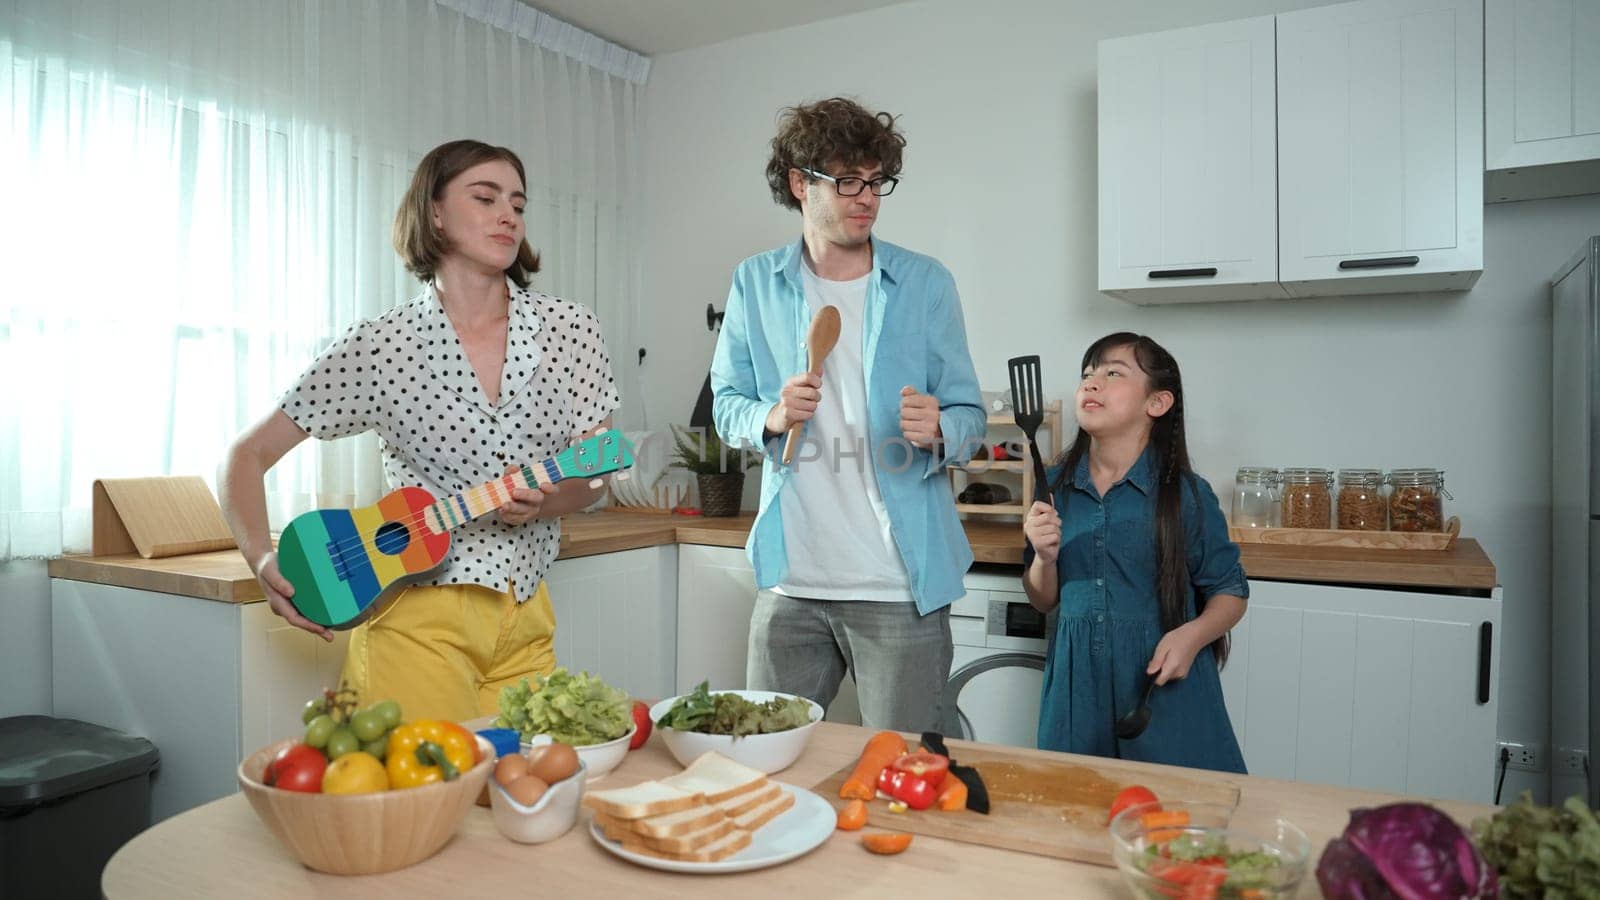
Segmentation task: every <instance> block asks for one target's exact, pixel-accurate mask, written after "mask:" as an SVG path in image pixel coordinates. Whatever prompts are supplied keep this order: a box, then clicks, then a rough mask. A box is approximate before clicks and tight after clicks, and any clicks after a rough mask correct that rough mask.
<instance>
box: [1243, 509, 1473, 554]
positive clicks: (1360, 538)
mask: <svg viewBox="0 0 1600 900" xmlns="http://www.w3.org/2000/svg"><path fill="white" fill-rule="evenodd" d="M1460 534H1461V520H1460V519H1458V518H1456V517H1455V516H1451V517H1450V518H1449V519H1447V520H1445V523H1444V531H1438V532H1415V531H1341V530H1339V529H1337V528H1237V527H1234V526H1232V525H1230V526H1228V537H1229V538H1230V539H1231V540H1232V541H1233V542H1234V543H1236V544H1292V545H1296V546H1302V547H1358V548H1361V549H1364V550H1449V549H1450V548H1451V547H1454V546H1455V543H1456V537H1457V536H1459V535H1460Z"/></svg>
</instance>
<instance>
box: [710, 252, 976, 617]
mask: <svg viewBox="0 0 1600 900" xmlns="http://www.w3.org/2000/svg"><path fill="white" fill-rule="evenodd" d="M872 249H873V254H872V261H873V268H872V271H871V273H870V275H869V278H868V281H867V303H866V310H865V313H864V315H863V325H862V340H863V346H862V361H863V364H864V366H865V368H866V379H867V430H868V434H869V436H870V438H871V444H872V452H874V453H875V456H874V459H875V461H876V463H877V474H878V490H879V492H880V493H881V494H882V495H883V503H884V506H885V508H886V509H887V510H888V514H889V529H890V533H891V534H892V535H893V536H894V542H895V546H896V547H897V548H898V549H899V551H900V558H901V559H902V560H904V561H905V565H906V571H907V572H908V573H910V576H911V594H912V596H913V597H915V598H916V601H917V609H918V610H919V611H920V612H922V613H924V614H926V613H930V612H933V611H934V610H937V609H940V608H942V607H945V606H948V605H949V604H950V603H951V602H953V601H955V600H957V599H959V598H960V597H961V596H962V595H963V594H964V593H965V592H966V590H965V588H963V587H962V584H961V578H962V576H963V575H964V574H966V571H967V569H968V568H969V567H970V566H971V565H972V548H971V547H970V546H968V544H967V536H966V533H965V532H964V531H962V529H961V520H960V519H959V518H958V517H957V516H956V509H955V499H954V497H953V496H952V494H951V489H950V479H949V478H948V477H946V476H945V474H944V467H945V466H946V465H947V464H950V463H957V462H962V461H965V460H966V459H967V458H969V457H970V456H971V454H972V452H973V451H974V450H976V449H977V447H978V445H979V444H980V443H981V442H982V441H983V437H984V430H985V416H984V411H983V399H982V397H981V395H980V394H979V391H978V376H977V373H976V372H974V371H973V368H972V357H971V355H969V354H968V352H967V332H966V328H965V326H964V325H963V323H962V319H961V300H960V298H959V297H958V296H957V295H956V285H955V279H953V278H951V277H950V272H949V271H948V270H946V269H945V267H944V266H942V265H940V264H939V262H938V260H935V259H933V258H931V257H927V256H922V255H920V254H917V253H912V252H910V251H909V250H904V249H902V248H900V247H896V246H895V245H893V244H890V243H888V242H887V241H882V240H879V239H877V238H873V239H872ZM803 257H804V253H803V250H802V245H801V242H800V241H796V242H795V243H793V244H790V245H788V246H786V247H779V248H777V249H776V250H770V251H768V252H766V253H762V254H758V255H756V256H752V257H750V258H749V259H747V260H745V261H744V262H742V263H740V264H739V268H738V269H736V270H735V271H734V273H733V287H732V289H731V290H729V292H728V305H727V308H726V310H725V313H726V314H725V315H724V317H723V320H722V335H721V336H720V337H719V338H718V339H717V351H716V355H715V357H714V358H713V359H712V362H711V390H712V393H713V394H714V399H713V403H712V419H713V420H714V422H715V424H716V428H717V432H718V433H719V434H720V435H721V436H722V439H723V440H724V441H727V442H728V443H730V444H733V445H735V446H743V447H752V448H754V447H762V440H761V438H762V433H763V430H764V427H765V424H766V419H767V413H768V412H770V411H771V410H772V407H773V405H774V404H776V403H777V402H778V392H779V391H780V390H782V388H783V383H784V382H785V381H787V380H788V379H789V378H791V377H793V376H795V375H796V374H798V373H800V372H804V371H805V370H806V365H807V360H806V349H805V340H806V332H807V331H808V330H809V328H810V325H811V314H810V311H809V309H808V307H807V306H806V300H805V292H804V288H803V287H802V286H801V280H800V279H801V269H800V267H801V266H803V265H805V262H804V259H803ZM905 385H911V386H912V387H914V388H916V389H917V390H918V391H919V392H921V393H924V394H931V395H933V396H935V397H937V398H939V428H940V431H941V432H942V434H943V435H944V442H943V445H942V447H941V448H940V453H939V454H938V455H936V454H934V453H933V452H930V451H928V450H922V449H919V448H916V447H912V446H911V444H910V443H909V442H908V441H906V439H905V437H904V435H902V434H901V432H900V389H901V388H902V387H904V386H905ZM762 449H763V451H764V455H765V461H764V463H763V464H762V473H761V474H762V477H761V510H760V512H759V513H757V514H756V522H755V527H754V528H752V529H751V530H750V540H749V543H748V544H746V547H745V549H746V552H747V554H748V555H749V557H750V564H751V565H752V566H754V567H755V574H756V585H757V586H758V587H761V588H770V587H772V586H774V585H776V584H777V583H778V582H779V581H781V580H782V579H783V576H784V574H785V573H786V572H787V570H788V561H789V555H788V550H787V548H786V547H785V546H784V537H783V520H782V519H781V516H782V515H783V489H784V486H785V485H786V484H787V483H788V480H789V475H790V474H791V469H790V468H789V467H788V466H785V465H784V464H783V461H782V455H783V438H782V436H781V435H780V436H779V437H777V438H774V439H773V440H772V441H770V442H768V443H767V444H766V446H765V447H763V448H762Z"/></svg>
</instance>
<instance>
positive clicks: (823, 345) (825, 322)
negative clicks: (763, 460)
mask: <svg viewBox="0 0 1600 900" xmlns="http://www.w3.org/2000/svg"><path fill="white" fill-rule="evenodd" d="M838 342H839V308H838V307H837V306H824V307H823V308H821V309H819V310H817V314H816V315H815V316H813V317H812V319H811V329H810V330H809V331H807V332H806V354H807V359H808V361H809V363H810V367H811V374H813V375H821V374H822V362H823V360H825V359H827V358H828V354H829V353H832V352H833V345H834V344H836V343H838ZM804 425H805V423H804V422H796V423H794V424H793V425H790V426H789V437H788V438H787V439H785V440H784V442H783V464H784V465H786V466H787V465H789V464H790V463H791V462H793V461H794V449H795V447H796V446H798V445H799V443H800V429H801V427H802V426H804Z"/></svg>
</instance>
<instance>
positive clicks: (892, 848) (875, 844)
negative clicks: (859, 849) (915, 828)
mask: <svg viewBox="0 0 1600 900" xmlns="http://www.w3.org/2000/svg"><path fill="white" fill-rule="evenodd" d="M861 846H863V847H866V848H867V849H868V850H869V851H871V852H873V853H877V854H879V855H882V856H891V855H893V854H895V853H899V852H900V851H902V850H904V849H906V848H907V847H909V846H911V835H909V834H905V833H904V832H896V833H892V834H891V833H886V832H882V831H878V832H873V833H872V834H863V835H862V836H861Z"/></svg>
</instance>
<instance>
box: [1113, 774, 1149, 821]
mask: <svg viewBox="0 0 1600 900" xmlns="http://www.w3.org/2000/svg"><path fill="white" fill-rule="evenodd" d="M1154 802H1156V795H1155V794H1153V793H1151V791H1150V789H1149V788H1147V787H1145V786H1143V785H1138V784H1136V785H1133V786H1131V787H1125V788H1123V789H1122V791H1121V793H1119V794H1117V797H1116V799H1115V800H1112V801H1111V813H1110V815H1108V816H1106V823H1107V824H1110V822H1111V820H1112V819H1115V818H1116V817H1117V813H1119V812H1122V811H1123V810H1125V809H1127V808H1128V807H1130V806H1138V805H1139V804H1141V803H1154ZM1156 808H1157V809H1160V807H1156Z"/></svg>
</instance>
